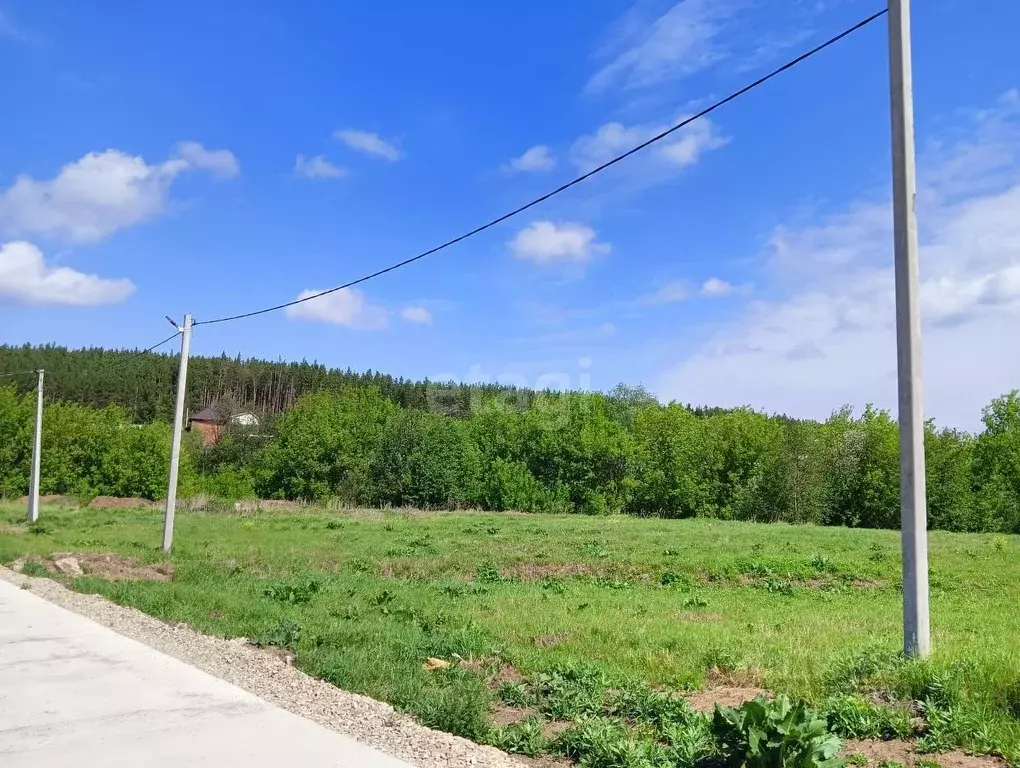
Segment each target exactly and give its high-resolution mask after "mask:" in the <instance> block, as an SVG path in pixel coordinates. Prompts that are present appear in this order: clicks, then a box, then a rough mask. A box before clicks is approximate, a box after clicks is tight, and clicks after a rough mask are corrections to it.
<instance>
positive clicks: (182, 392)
mask: <svg viewBox="0 0 1020 768" xmlns="http://www.w3.org/2000/svg"><path fill="white" fill-rule="evenodd" d="M171 322H173V321H171ZM175 325H176V323H175ZM180 330H181V366H180V368H179V369H178V372H177V403H176V405H175V406H174V438H173V443H172V444H171V446H170V484H169V485H168V486H167V491H166V513H165V514H164V515H163V551H164V552H169V551H170V549H171V548H172V547H173V544H174V512H175V511H176V507H177V472H178V470H179V469H180V464H181V431H182V430H183V429H184V401H185V400H186V399H187V391H188V354H189V353H190V351H191V315H185V316H184V325H183V326H181V329H180Z"/></svg>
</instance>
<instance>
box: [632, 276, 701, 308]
mask: <svg viewBox="0 0 1020 768" xmlns="http://www.w3.org/2000/svg"><path fill="white" fill-rule="evenodd" d="M690 295H691V288H690V286H689V285H688V284H687V283H685V282H684V281H683V280H674V281H673V282H670V283H666V284H664V285H662V286H661V287H660V288H659V289H658V290H657V291H655V293H649V294H645V295H644V296H642V297H641V298H639V299H638V300H637V303H638V304H675V303H677V302H681V301H686V300H687V299H688V298H690Z"/></svg>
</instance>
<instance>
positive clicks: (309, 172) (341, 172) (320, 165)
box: [294, 155, 347, 179]
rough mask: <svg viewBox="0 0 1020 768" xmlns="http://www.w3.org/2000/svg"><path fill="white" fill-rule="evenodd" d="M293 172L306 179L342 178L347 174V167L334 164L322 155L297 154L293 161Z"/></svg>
mask: <svg viewBox="0 0 1020 768" xmlns="http://www.w3.org/2000/svg"><path fill="white" fill-rule="evenodd" d="M294 173H296V174H297V175H298V176H302V177H304V178H306V179H342V178H343V177H344V176H346V175H347V169H346V168H341V167H340V166H339V165H334V164H333V163H331V162H329V160H327V159H326V158H325V156H323V155H316V156H315V157H305V156H304V155H298V156H297V160H295V161H294Z"/></svg>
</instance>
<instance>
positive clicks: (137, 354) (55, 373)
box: [0, 331, 181, 379]
mask: <svg viewBox="0 0 1020 768" xmlns="http://www.w3.org/2000/svg"><path fill="white" fill-rule="evenodd" d="M180 333H181V332H180V331H174V333H173V335H171V336H167V337H166V338H165V339H163V340H162V341H157V342H156V343H155V344H153V345H152V346H151V347H147V348H146V349H142V350H139V351H137V352H134V353H132V354H130V355H128V356H127V357H125V358H122V359H121V360H118V361H116V362H115V363H114V364H113V369H114V370H115V369H116V368H118V367H120V366H122V365H125V364H126V363H129V362H131V361H132V360H134V359H135V358H136V357H141V356H142V355H147V354H149V353H150V352H153V351H154V350H156V349H159V348H160V347H162V346H163V345H164V344H166V343H167V342H168V341H173V340H174V339H176V338H177V337H178V336H179V335H180ZM29 373H39V369H38V368H35V369H33V370H31V371H14V372H13V373H0V379H5V378H9V377H11V376H24V375H26V374H29ZM65 373H67V371H60V370H56V371H54V370H50V369H46V375H47V376H61V375H63V374H65ZM106 373H110V369H107V370H106Z"/></svg>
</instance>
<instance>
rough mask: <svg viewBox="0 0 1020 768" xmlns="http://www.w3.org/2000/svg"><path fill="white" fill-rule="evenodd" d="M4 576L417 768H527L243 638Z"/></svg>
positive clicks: (1, 571) (0, 571) (4, 571)
mask: <svg viewBox="0 0 1020 768" xmlns="http://www.w3.org/2000/svg"><path fill="white" fill-rule="evenodd" d="M0 578H2V579H4V580H6V581H8V582H10V583H12V584H15V585H18V586H24V585H26V584H27V585H28V588H29V589H31V590H32V593H33V594H35V595H38V596H39V597H42V598H45V599H46V600H48V601H50V602H51V603H54V604H56V605H59V606H61V607H62V608H66V609H67V610H69V611H73V612H74V613H77V614H79V615H81V616H85V617H86V618H89V619H91V620H92V621H95V622H96V623H98V624H101V625H103V626H105V627H109V628H110V629H112V630H114V631H115V632H118V633H119V634H121V635H124V636H125V637H130V638H131V639H133V640H137V641H138V642H141V643H144V644H145V645H148V646H149V647H151V648H155V649H156V650H158V651H161V652H162V653H165V654H167V655H168V656H172V657H174V658H176V659H179V660H180V661H183V662H186V663H187V664H190V665H191V666H193V667H197V668H198V669H201V670H203V671H204V672H207V673H209V674H211V675H213V676H215V677H218V678H220V679H221V680H225V681H226V682H228V683H231V684H233V685H236V686H237V687H238V688H241V689H243V690H245V691H248V692H249V693H252V694H254V695H256V696H258V697H259V698H261V699H263V700H264V701H267V702H269V703H271V704H274V705H276V706H278V707H280V708H282V709H285V710H288V711H289V712H293V713H294V714H296V715H300V716H301V717H305V718H308V719H309V720H312V721H314V722H316V723H319V724H320V725H323V726H325V727H327V728H330V729H332V730H335V731H338V732H340V733H343V734H345V735H347V736H350V737H352V738H354V739H356V740H358V741H359V742H361V743H363V744H366V745H367V746H370V747H374V748H375V749H378V750H380V751H381V752H385V753H386V754H388V755H392V756H393V757H396V758H399V759H401V760H405V761H406V762H409V763H411V764H413V765H416V766H419V767H420V768H439V767H440V766H451V767H453V768H460V766H465V767H466V766H474V767H476V768H521V766H522V763H520V762H518V761H516V760H514V759H513V758H512V757H510V756H509V755H507V754H505V753H503V752H500V751H499V750H497V749H494V748H492V747H486V746H481V745H478V744H475V743H474V742H471V741H468V740H467V739H462V738H460V737H459V736H453V735H451V734H448V733H443V732H441V731H434V730H432V729H430V728H425V727H424V726H422V725H419V724H418V723H416V722H414V720H412V719H411V718H410V717H407V716H406V715H402V714H400V713H398V712H396V711H394V709H393V707H391V706H389V705H388V704H383V703H381V702H378V701H375V700H374V699H370V698H368V697H366V696H359V695H357V694H353V693H348V692H347V691H343V690H341V689H339V688H337V687H335V686H333V685H331V684H330V683H327V682H325V681H323V680H318V679H316V678H313V677H310V676H309V675H306V674H305V673H304V672H302V671H300V670H299V669H297V668H295V667H292V666H290V665H288V664H287V663H286V662H285V661H284V660H283V659H281V658H278V657H277V656H274V655H273V654H270V653H266V652H264V651H261V650H259V649H257V648H255V647H253V646H251V645H249V644H248V642H247V641H246V640H245V639H244V638H236V639H233V640H225V639H222V638H218V637H210V636H208V635H203V634H201V633H199V632H195V631H194V630H192V629H191V628H189V627H188V626H186V625H184V624H178V625H169V624H165V623H163V622H162V621H159V620H158V619H155V618H153V617H151V616H148V615H146V614H144V613H142V612H141V611H139V610H137V609H135V608H128V607H125V606H120V605H116V604H114V603H111V602H110V601H109V600H107V599H106V598H104V597H101V596H99V595H85V594H80V593H78V592H74V591H72V590H69V589H67V588H66V587H64V586H63V585H62V584H59V583H58V582H56V581H53V580H51V579H47V578H33V577H30V576H24V575H22V574H20V573H17V572H15V571H12V570H10V569H9V568H5V567H3V566H0Z"/></svg>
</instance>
